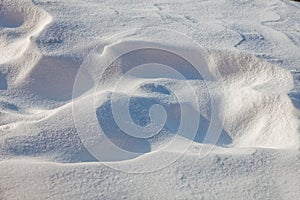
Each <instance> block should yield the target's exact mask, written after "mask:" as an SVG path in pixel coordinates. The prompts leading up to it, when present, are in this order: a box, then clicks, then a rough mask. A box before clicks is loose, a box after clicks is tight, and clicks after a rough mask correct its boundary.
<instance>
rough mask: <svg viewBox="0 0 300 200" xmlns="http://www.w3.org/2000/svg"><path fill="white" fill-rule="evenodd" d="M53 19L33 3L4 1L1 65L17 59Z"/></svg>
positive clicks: (0, 25) (0, 29)
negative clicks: (33, 38)
mask: <svg viewBox="0 0 300 200" xmlns="http://www.w3.org/2000/svg"><path fill="white" fill-rule="evenodd" d="M51 20H52V17H51V16H50V15H49V14H48V13H47V12H45V11H44V10H42V9H40V8H37V7H36V6H34V5H33V4H32V3H31V2H28V1H24V0H20V1H10V0H4V1H1V2H0V64H3V63H6V62H9V61H11V60H14V59H17V58H19V57H20V56H22V54H23V53H24V52H25V50H26V49H27V47H28V46H29V45H30V40H31V39H32V37H34V36H37V35H38V34H39V33H40V32H41V31H42V30H43V29H44V27H45V26H46V25H47V24H49V23H50V22H51Z"/></svg>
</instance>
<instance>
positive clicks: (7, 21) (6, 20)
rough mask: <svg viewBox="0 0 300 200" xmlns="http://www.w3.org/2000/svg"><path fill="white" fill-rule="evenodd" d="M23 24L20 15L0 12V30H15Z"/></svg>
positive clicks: (22, 18)
mask: <svg viewBox="0 0 300 200" xmlns="http://www.w3.org/2000/svg"><path fill="white" fill-rule="evenodd" d="M23 23H24V17H23V15H22V13H18V12H14V11H12V12H8V11H4V10H0V28H16V27H19V26H22V24H23Z"/></svg>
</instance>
